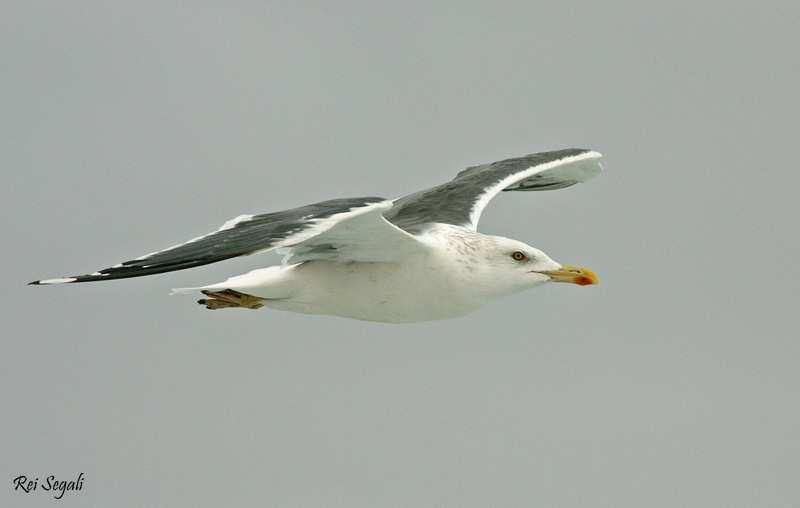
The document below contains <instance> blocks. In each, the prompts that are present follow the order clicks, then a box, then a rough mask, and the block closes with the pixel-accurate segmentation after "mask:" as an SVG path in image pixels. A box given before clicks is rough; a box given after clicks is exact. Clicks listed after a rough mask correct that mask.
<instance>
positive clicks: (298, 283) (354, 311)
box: [204, 256, 487, 323]
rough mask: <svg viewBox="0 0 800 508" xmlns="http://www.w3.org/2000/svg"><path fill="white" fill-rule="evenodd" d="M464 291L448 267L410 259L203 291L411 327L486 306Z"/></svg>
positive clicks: (304, 269) (266, 273)
mask: <svg viewBox="0 0 800 508" xmlns="http://www.w3.org/2000/svg"><path fill="white" fill-rule="evenodd" d="M456 275H457V274H456ZM464 286H465V285H464V284H463V281H462V283H461V284H459V283H458V282H456V280H455V279H454V272H453V270H452V269H450V267H445V266H441V265H440V264H439V263H436V262H434V261H433V260H432V259H431V258H430V257H428V256H419V257H416V256H413V257H412V258H411V259H408V260H406V261H405V262H403V263H397V262H395V263H357V262H352V263H333V262H330V261H309V262H305V263H301V264H299V265H292V266H283V267H270V268H266V269H263V270H255V271H253V272H250V273H248V274H246V275H241V276H239V277H233V278H232V279H229V280H228V281H226V282H224V283H221V284H214V285H213V286H209V287H207V288H204V289H209V288H210V289H222V288H226V289H234V290H236V291H240V292H242V293H247V294H250V295H253V296H257V297H260V298H264V302H263V303H264V305H265V306H267V307H270V308H273V309H276V310H287V311H291V312H300V313H305V314H328V315H333V316H341V317H347V318H352V319H361V320H365V321H379V322H384V323H414V322H420V321H430V320H435V319H450V318H454V317H458V316H462V315H464V314H467V313H469V312H472V311H474V310H475V309H477V308H479V307H481V306H483V305H484V304H485V303H487V301H485V300H484V299H482V298H478V297H476V295H474V294H471V292H469V291H467V292H466V293H465V292H464V290H463V289H464ZM467 286H469V285H468V284H467Z"/></svg>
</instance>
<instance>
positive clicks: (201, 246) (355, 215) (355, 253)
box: [31, 198, 424, 284]
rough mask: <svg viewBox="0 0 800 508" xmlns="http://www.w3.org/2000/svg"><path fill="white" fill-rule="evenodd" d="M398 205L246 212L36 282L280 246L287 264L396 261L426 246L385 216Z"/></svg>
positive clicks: (162, 267) (341, 203) (116, 275)
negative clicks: (171, 241)
mask: <svg viewBox="0 0 800 508" xmlns="http://www.w3.org/2000/svg"><path fill="white" fill-rule="evenodd" d="M391 207H392V202H391V201H386V200H384V199H382V198H346V199H333V200H330V201H323V202H321V203H315V204H313V205H308V206H301V207H299V208H293V209H291V210H284V211H281V212H275V213H266V214H261V215H241V216H239V217H237V218H235V219H233V220H230V221H228V222H226V223H225V224H224V225H223V226H222V227H221V228H219V229H218V230H217V231H215V232H213V233H210V234H207V235H205V236H201V237H198V238H195V239H193V240H189V241H188V242H186V243H183V244H180V245H176V246H174V247H170V248H168V249H165V250H162V251H159V252H154V253H152V254H147V255H146V256H141V257H139V258H136V259H133V260H131V261H125V262H124V263H120V264H117V265H114V266H112V267H110V268H106V269H104V270H100V271H99V272H95V273H91V274H88V275H77V276H74V277H65V278H60V279H48V280H40V281H35V282H31V284H65V283H71V282H91V281H98V280H111V279H124V278H129V277H141V276H143V275H152V274H156V273H164V272H171V271H175V270H183V269H186V268H193V267H195V266H202V265H207V264H209V263H216V262H217V261H222V260H224V259H230V258H233V257H237V256H246V255H249V254H254V253H256V252H264V251H268V250H273V249H278V252H281V253H283V254H286V257H285V258H284V262H288V263H299V262H302V261H308V260H312V259H328V260H332V261H336V262H347V261H390V260H392V259H396V258H397V257H399V256H403V255H405V254H406V253H408V252H411V251H413V250H419V249H423V248H424V246H423V244H421V243H420V242H419V241H418V240H417V239H416V238H415V237H414V236H412V235H410V234H408V233H406V232H405V231H403V230H401V229H399V228H397V227H395V226H393V225H392V224H390V223H389V222H387V221H386V220H385V219H384V218H383V216H382V215H381V214H382V213H383V212H384V211H386V210H388V209H390V208H391Z"/></svg>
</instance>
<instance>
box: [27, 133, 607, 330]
mask: <svg viewBox="0 0 800 508" xmlns="http://www.w3.org/2000/svg"><path fill="white" fill-rule="evenodd" d="M600 157H601V155H600V154H599V153H597V152H595V151H592V150H585V149H575V148H572V149H566V150H559V151H553V152H543V153H536V154H531V155H526V156H524V157H517V158H512V159H506V160H502V161H498V162H494V163H490V164H484V165H481V166H474V167H470V168H467V169H466V170H464V171H462V172H460V173H458V175H457V176H456V177H455V178H454V179H453V180H452V181H450V182H447V183H445V184H442V185H438V186H436V187H432V188H430V189H426V190H422V191H419V192H416V193H414V194H410V195H408V196H405V197H402V198H398V199H395V200H387V199H383V198H375V197H367V198H343V199H332V200H329V201H322V202H320V203H314V204H311V205H307V206H301V207H298V208H293V209H291V210H284V211H280V212H273V213H266V214H261V215H240V216H239V217H236V218H235V219H233V220H230V221H228V222H226V223H225V224H223V225H222V227H220V228H219V229H218V230H217V231H214V232H213V233H209V234H207V235H204V236H201V237H198V238H194V239H192V240H189V241H188V242H185V243H183V244H180V245H176V246H174V247H170V248H168V249H165V250H162V251H158V252H153V253H151V254H147V255H145V256H141V257H138V258H136V259H133V260H131V261H125V262H123V263H119V264H116V265H114V266H112V267H110V268H106V269H103V270H100V271H98V272H94V273H91V274H88V275H77V276H73V277H64V278H58V279H46V280H38V281H34V282H31V283H30V284H33V285H45V284H69V283H75V282H92V281H103V280H112V279H124V278H128V277H140V276H144V275H152V274H157V273H164V272H171V271H174V270H183V269H186V268H192V267H195V266H201V265H206V264H209V263H216V262H217V261H222V260H225V259H230V258H234V257H237V256H246V255H250V254H254V253H257V252H265V251H270V250H275V251H276V252H278V253H279V254H282V255H283V256H284V257H283V261H282V264H281V265H279V266H270V267H268V268H262V269H258V270H253V271H251V272H249V273H246V274H244V275H239V276H236V277H231V278H229V279H228V280H226V281H225V282H220V283H218V284H211V285H209V286H202V287H194V288H177V289H173V293H172V294H183V293H197V292H199V293H203V294H204V295H205V296H206V297H207V298H203V299H201V300H198V303H199V304H201V305H203V306H205V307H206V308H207V309H212V310H216V309H226V308H246V309H258V308H261V307H264V306H266V307H269V308H272V309H276V310H285V311H291V312H299V313H304V314H326V315H333V316H341V317H345V318H351V319H359V320H365V321H377V322H384V323H414V322H422V321H430V320H438V319H451V318H456V317H460V316H463V315H465V314H468V313H470V312H473V311H475V310H477V309H479V308H480V307H483V306H484V305H486V304H488V303H489V302H491V301H493V300H495V299H497V298H501V297H505V296H509V295H512V294H515V293H518V292H520V291H523V290H526V289H529V288H533V287H536V286H540V285H542V284H544V283H546V282H569V283H573V284H577V285H580V286H585V285H591V284H597V283H598V280H597V277H596V276H595V274H594V273H592V272H591V271H589V270H586V269H584V268H577V267H573V266H567V265H562V264H560V263H557V262H555V261H553V260H552V259H550V258H549V257H548V256H547V255H546V254H545V253H544V252H542V251H540V250H538V249H536V248H534V247H531V246H529V245H526V244H524V243H522V242H519V241H517V240H512V239H509V238H504V237H500V236H490V235H484V234H481V233H478V232H477V225H478V220H479V219H480V216H481V212H483V209H484V208H485V207H486V205H487V204H488V203H489V201H490V200H491V199H492V198H493V197H495V196H496V195H497V194H499V193H500V192H501V191H543V190H553V189H562V188H564V187H569V186H571V185H574V184H576V183H579V182H584V181H586V180H588V179H589V178H592V177H594V176H596V175H598V174H599V173H600V171H601V170H602V168H601V166H600V163H599V159H600Z"/></svg>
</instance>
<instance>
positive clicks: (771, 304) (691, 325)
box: [0, 1, 800, 508]
mask: <svg viewBox="0 0 800 508" xmlns="http://www.w3.org/2000/svg"><path fill="white" fill-rule="evenodd" d="M3 11H4V14H3V21H2V30H0V46H1V47H2V54H1V55H0V90H2V93H0V118H2V120H0V129H1V131H0V137H1V138H2V142H0V163H1V164H2V171H3V173H2V174H3V190H2V192H1V193H0V199H1V200H2V211H3V215H4V223H3V227H2V229H0V236H1V237H2V238H0V242H2V245H3V255H2V263H0V280H2V282H3V285H4V291H3V292H2V295H0V313H2V315H1V316H0V317H1V319H2V325H3V332H2V336H3V337H2V341H0V386H2V389H1V390H0V425H1V426H0V457H1V458H0V505H2V506H10V507H25V506H62V507H66V506H81V507H106V506H136V507H142V506H280V507H309V506H325V507H378V506H380V507H384V506H385V507H410V506H432V507H433V506H436V507H445V506H447V507H468V506H476V507H478V506H503V507H529V506H539V507H572V506H576V507H577V506H587V507H589V506H591V507H642V506H647V507H676V506H682V507H707V506H708V507H717V506H718V507H726V508H730V507H747V508H752V507H754V506H769V507H797V506H798V505H800V424H799V423H798V419H799V418H800V338H798V329H800V317H798V316H799V313H798V297H797V284H798V282H800V268H799V266H798V255H797V249H798V237H799V236H800V235H798V232H799V231H800V219H798V216H800V213H799V212H800V209H799V207H798V188H799V187H798V185H799V184H800V178H799V177H798V170H799V169H800V168H799V166H800V143H798V132H800V94H798V81H800V80H799V78H800V70H799V69H800V31H799V30H798V26H800V10H798V7H797V5H796V3H795V2H788V1H786V2H777V1H767V2H758V3H755V2H744V3H739V4H737V3H735V2H722V1H720V2H701V3H700V4H699V5H697V4H696V3H693V2H675V3H652V2H648V3H644V4H643V3H640V2H624V1H620V2H608V3H602V4H601V3H596V2H586V3H580V2H578V3H564V2H553V3H552V4H550V5H546V4H539V5H537V2H486V3H478V2H458V3H452V4H451V5H448V6H445V5H444V2H439V3H425V2H395V3H390V4H386V3H375V2H356V3H350V4H348V5H347V6H344V5H343V4H335V3H322V2H320V3H314V2H304V1H298V2H280V3H279V2H264V3H262V2H222V3H220V2H187V3H169V4H162V3H152V2H140V3H135V4H118V3H115V4H113V5H109V4H108V3H104V2H98V3H92V2H75V3H71V2H6V3H5V4H4V7H3ZM569 147H580V148H591V149H594V150H597V151H599V152H601V153H602V154H603V155H604V158H603V161H602V163H603V166H604V168H605V171H604V172H603V173H602V174H601V175H600V176H599V177H598V178H596V179H594V180H591V181H590V182H587V183H585V184H582V185H577V186H574V187H571V188H568V189H565V190H559V191H554V192H544V193H506V194H503V195H501V196H499V197H498V198H497V199H495V200H494V201H493V202H492V203H491V205H490V206H489V207H488V208H487V210H486V212H485V214H484V216H483V219H482V222H481V228H480V229H481V231H482V232H484V233H492V234H500V235H503V236H509V237H512V238H516V239H519V240H521V241H524V242H526V243H529V244H531V245H533V246H535V247H537V248H540V249H542V250H544V251H545V252H546V253H548V254H549V255H550V256H551V257H553V258H554V259H556V260H558V261H560V262H562V263H568V264H573V265H577V266H583V267H586V268H589V269H591V270H593V271H594V272H595V273H597V275H598V276H599V278H600V281H601V285H600V286H598V287H578V286H572V285H566V284H551V285H546V286H544V287H541V288H537V289H535V290H531V291H528V292H525V293H521V294H518V295H516V296H513V297H510V298H507V299H504V300H499V301H497V302H495V303H493V304H492V305H490V306H488V307H486V308H484V309H482V310H480V311H478V312H476V313H474V314H471V315H469V316H466V317H464V318H461V319H457V320H450V321H439V322H430V323H423V324H416V325H385V324H376V323H367V322H359V321H351V320H346V319H341V318H335V317H326V316H308V315H299V314H290V313H282V312H276V311H271V310H268V309H262V310H259V311H256V312H252V311H237V310H231V311H220V312H209V311H207V310H204V309H203V308H201V307H200V306H198V305H196V304H195V303H194V302H195V298H193V297H187V296H173V297H169V296H167V295H168V293H169V290H170V288H173V287H181V286H193V285H203V284H208V283H213V282H217V281H220V280H224V279H225V278H226V277H228V276H231V275H236V274H239V273H243V272H245V271H248V270H251V269H254V268H259V267H262V266H266V265H268V264H273V263H275V262H277V261H278V257H277V256H274V255H271V254H263V255H260V256H253V257H250V258H245V259H239V260H233V261H229V262H225V263H221V264H218V265H212V266H208V267H203V268H198V269H193V270H188V271H184V272H177V273H171V274H165V275H160V276H154V277H146V278H142V279H130V280H123V281H114V282H108V283H92V284H85V285H68V286H59V287H28V286H25V284H26V283H27V282H29V281H31V280H35V279H40V278H49V277H59V276H66V275H74V274H82V273H87V272H92V271H95V270H97V269H100V268H105V267H107V266H110V265H112V264H115V263H117V262H119V261H123V260H127V259H131V258H134V257H137V256H140V255H142V254H146V253H148V252H152V251H155V250H158V249H161V248H165V247H168V246H170V245H174V244H176V243H179V242H182V241H184V240H187V239H189V238H193V237H195V236H198V235H201V234H204V233H207V232H209V231H212V230H214V229H216V228H217V227H219V226H220V225H221V224H222V223H224V222H225V221H226V220H228V219H231V218H233V217H235V216H237V215H240V214H246V213H263V212H270V211H277V210H281V209H285V208H290V207H294V206H299V205H304V204H308V203H313V202H316V201H321V200H324V199H329V198H337V197H347V196H383V197H387V198H394V197H399V196H401V195H405V194H408V193H411V192H414V191H417V190H420V189H423V188H427V187H430V186H433V185H437V184H439V183H443V182H445V181H447V180H449V179H451V178H452V177H453V176H455V174H456V173H457V172H458V171H460V170H462V169H463V168H465V167H467V166H471V165H477V164H482V163H486V162H491V161H495V160H498V159H503V158H509V157H516V156H520V155H524V154H528V153H532V152H540V151H548V150H556V149H561V148H569ZM80 473H83V474H84V482H83V489H82V490H81V491H79V492H67V493H66V494H65V496H64V498H63V499H61V500H58V501H57V500H55V499H53V498H52V495H51V494H50V493H47V492H44V491H42V490H41V487H40V488H39V489H38V490H37V491H33V492H30V493H28V494H24V493H22V492H20V491H14V490H13V479H14V478H16V477H17V476H20V475H27V476H28V477H30V478H35V477H38V478H39V479H40V483H41V482H43V481H44V479H45V478H46V477H47V476H49V475H56V476H57V478H59V479H75V478H77V476H78V475H79V474H80Z"/></svg>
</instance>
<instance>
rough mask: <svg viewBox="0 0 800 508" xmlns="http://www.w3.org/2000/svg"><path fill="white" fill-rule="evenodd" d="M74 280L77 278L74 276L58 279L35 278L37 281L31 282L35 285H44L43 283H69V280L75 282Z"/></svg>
mask: <svg viewBox="0 0 800 508" xmlns="http://www.w3.org/2000/svg"><path fill="white" fill-rule="evenodd" d="M76 280H78V279H76V278H75V277H61V278H59V279H45V280H37V281H34V282H31V284H33V285H35V286H40V285H41V286H44V285H49V284H69V283H70V282H75V281H76Z"/></svg>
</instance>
